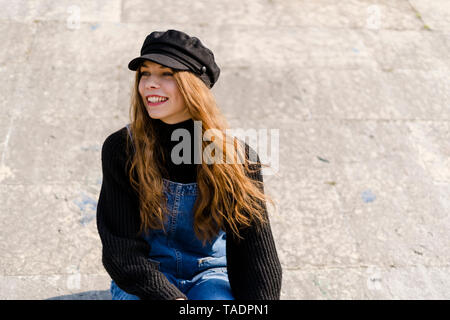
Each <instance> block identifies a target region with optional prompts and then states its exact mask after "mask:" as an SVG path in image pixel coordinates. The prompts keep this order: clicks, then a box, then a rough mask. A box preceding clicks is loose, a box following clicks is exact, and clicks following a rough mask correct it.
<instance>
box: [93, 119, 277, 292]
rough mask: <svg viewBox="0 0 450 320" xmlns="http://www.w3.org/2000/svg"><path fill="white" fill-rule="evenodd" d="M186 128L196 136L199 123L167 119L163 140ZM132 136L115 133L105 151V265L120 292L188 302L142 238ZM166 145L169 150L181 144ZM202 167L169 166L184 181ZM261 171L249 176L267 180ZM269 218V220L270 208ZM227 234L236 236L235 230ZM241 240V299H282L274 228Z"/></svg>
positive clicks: (232, 253) (236, 275)
mask: <svg viewBox="0 0 450 320" xmlns="http://www.w3.org/2000/svg"><path fill="white" fill-rule="evenodd" d="M180 127H182V128H186V129H188V130H190V131H191V132H193V129H192V128H193V121H192V120H190V119H189V120H187V121H183V122H181V123H177V124H174V125H169V124H165V123H164V122H162V121H161V122H160V128H159V132H160V133H161V135H160V137H161V139H167V137H169V140H170V133H171V132H172V131H173V130H174V129H176V128H180ZM127 135H128V132H127V129H126V127H124V128H122V129H120V130H118V131H116V132H114V133H112V134H111V135H109V136H108V137H107V138H106V140H105V141H104V143H103V147H102V171H103V182H102V187H101V191H100V196H99V200H98V205H97V229H98V232H99V235H100V239H101V242H102V246H103V250H102V262H103V265H104V267H105V269H106V271H107V272H108V274H109V275H110V276H111V278H112V279H113V280H114V281H115V282H116V283H117V285H118V286H119V287H120V288H122V289H123V290H124V291H126V292H128V293H130V294H133V295H136V296H138V297H139V298H140V299H142V300H173V299H175V298H179V297H182V298H186V299H187V297H186V295H185V294H183V293H182V292H181V291H180V290H179V289H178V288H177V287H176V286H175V285H173V284H172V283H171V282H169V281H168V279H167V278H166V276H165V275H164V274H163V273H162V272H160V271H159V270H158V269H157V267H156V266H155V265H154V264H153V262H152V261H149V260H148V258H149V253H150V245H149V244H148V243H147V241H145V239H143V238H142V237H140V236H138V230H139V227H140V216H139V203H138V196H137V194H136V192H135V191H134V190H133V189H132V187H131V185H130V183H129V180H128V174H127V173H128V169H129V164H128V163H127V160H128V159H129V156H130V154H131V152H132V151H131V152H130V149H127V147H126V146H127V144H126V139H127ZM164 137H165V138H164ZM165 141H167V144H166V145H167V147H168V148H169V147H171V146H173V144H174V143H175V144H176V143H179V142H169V141H168V140H165ZM130 148H131V147H130ZM246 148H248V145H246ZM247 156H248V155H247ZM169 159H170V158H169ZM196 166H197V165H196V164H191V165H187V164H184V165H178V166H177V165H174V164H173V163H170V164H167V166H166V168H167V169H168V173H169V176H167V178H169V179H170V180H172V181H176V182H181V183H189V182H195V179H196V172H197V171H196V168H197V167H196ZM258 168H260V162H259V159H258ZM180 169H181V170H180ZM258 172H259V173H258V174H250V173H249V177H251V178H252V179H255V180H259V181H262V180H263V178H262V175H261V171H260V170H259V171H258ZM264 216H265V218H267V219H268V215H267V209H266V206H265V204H264ZM226 233H227V234H228V233H230V234H231V231H230V229H229V227H228V228H227V229H226ZM241 236H243V237H244V239H243V240H240V241H237V240H235V237H233V236H229V237H227V238H226V241H227V242H226V256H227V270H228V278H229V281H230V286H231V290H232V293H233V295H234V297H235V299H237V300H260V299H263V300H277V299H279V298H280V290H281V277H282V270H281V265H280V261H279V259H278V255H277V251H276V247H275V243H274V239H273V236H272V231H271V228H270V224H266V225H264V226H263V228H262V229H258V230H257V229H256V228H255V227H251V228H246V229H243V230H242V231H241Z"/></svg>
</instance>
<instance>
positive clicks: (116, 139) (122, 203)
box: [97, 129, 186, 300]
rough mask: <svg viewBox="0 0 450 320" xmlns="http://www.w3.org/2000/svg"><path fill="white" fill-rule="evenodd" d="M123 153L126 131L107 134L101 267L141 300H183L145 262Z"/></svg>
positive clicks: (145, 247) (100, 223)
mask: <svg viewBox="0 0 450 320" xmlns="http://www.w3.org/2000/svg"><path fill="white" fill-rule="evenodd" d="M125 150H126V129H125V130H124V129H121V130H119V131H117V132H115V133H113V134H111V135H110V136H109V137H108V138H106V140H105V142H104V143H103V147H102V172H103V182H102V187H101V191H100V196H99V200H98V205H97V229H98V233H99V235H100V239H101V242H102V246H103V247H102V263H103V266H104V267H105V269H106V271H107V272H108V274H109V275H110V276H111V278H112V279H113V280H114V281H115V282H116V284H117V285H118V286H119V287H120V288H121V289H122V290H124V291H126V292H128V293H130V294H133V295H136V296H138V297H139V298H140V299H142V300H174V299H175V298H186V296H185V295H184V294H183V293H182V292H181V291H180V290H179V289H178V288H177V287H176V286H174V285H173V284H172V283H171V282H169V280H168V279H167V277H166V276H165V275H164V274H163V273H162V272H160V271H159V270H158V266H157V265H156V264H155V262H153V261H151V260H149V252H150V245H149V244H148V243H147V241H146V240H145V239H144V238H143V237H140V236H139V235H138V231H139V227H140V216H139V203H138V196H137V194H136V192H135V191H134V190H132V188H131V184H130V183H129V180H128V176H127V172H126V156H125V155H126V152H125Z"/></svg>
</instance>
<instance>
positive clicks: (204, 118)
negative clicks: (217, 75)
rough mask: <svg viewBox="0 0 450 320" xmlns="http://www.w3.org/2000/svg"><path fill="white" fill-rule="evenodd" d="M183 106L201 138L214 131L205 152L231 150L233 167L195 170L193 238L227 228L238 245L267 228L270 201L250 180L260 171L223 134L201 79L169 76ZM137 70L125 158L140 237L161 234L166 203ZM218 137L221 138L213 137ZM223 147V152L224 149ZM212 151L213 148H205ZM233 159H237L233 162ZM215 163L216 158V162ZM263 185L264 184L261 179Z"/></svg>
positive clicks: (152, 128) (217, 165) (241, 148)
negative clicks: (247, 232)
mask: <svg viewBox="0 0 450 320" xmlns="http://www.w3.org/2000/svg"><path fill="white" fill-rule="evenodd" d="M172 71H173V73H174V78H175V80H176V83H177V85H178V88H179V90H180V92H181V94H182V97H183V99H184V102H185V105H186V107H187V108H188V111H189V113H190V115H191V117H192V119H193V120H194V121H201V124H202V136H203V135H204V133H205V131H206V130H208V129H213V132H214V140H213V141H212V142H208V141H203V139H202V149H201V151H202V152H201V154H203V150H204V149H205V147H206V146H208V145H209V144H210V143H213V144H214V148H215V151H217V150H220V152H221V154H222V155H225V154H226V153H225V152H226V151H228V152H229V151H230V150H232V151H233V152H234V153H233V152H232V153H231V154H232V155H233V156H234V158H233V161H231V163H230V161H229V160H227V159H226V158H225V159H223V158H222V159H223V160H224V161H222V162H223V163H220V162H219V161H215V162H213V163H212V164H211V163H207V162H205V161H204V160H203V161H202V163H201V165H199V166H197V184H198V197H197V199H196V202H195V204H194V230H195V234H196V236H197V238H199V239H200V240H202V241H203V243H205V242H206V241H207V240H208V241H210V240H212V239H213V238H214V237H215V236H216V235H218V233H219V231H220V230H225V224H228V226H229V227H230V229H231V230H232V233H233V235H234V236H236V237H237V239H242V236H241V231H242V230H243V229H245V228H246V227H249V226H250V225H252V224H253V223H255V224H256V226H257V227H260V226H262V224H264V223H267V222H268V218H267V217H265V214H264V210H266V201H268V202H270V203H271V204H272V205H274V203H275V202H274V201H273V199H271V198H270V197H269V196H268V195H266V194H265V193H264V186H263V182H262V181H259V180H258V179H254V177H255V176H257V174H258V171H259V170H261V166H267V165H266V164H261V163H260V162H259V157H258V156H257V155H256V157H257V161H252V160H253V159H250V158H251V157H248V155H249V149H248V146H247V148H246V146H245V144H243V143H242V141H240V140H239V139H237V138H236V137H230V136H229V135H227V134H226V129H228V128H229V127H228V123H227V121H226V119H225V117H224V116H223V115H222V113H221V112H220V110H219V108H218V107H217V104H216V101H215V98H214V96H213V94H212V92H211V90H210V89H209V88H208V87H207V86H206V85H205V84H204V83H203V81H202V80H201V79H199V78H198V77H197V76H195V75H194V74H192V73H191V72H188V71H176V70H172ZM139 81H140V69H139V68H138V70H137V71H136V75H135V81H134V85H133V90H132V95H131V106H130V120H131V123H130V127H131V132H132V134H133V141H131V140H130V138H129V137H128V138H127V145H128V146H129V145H130V143H134V150H135V152H134V153H133V156H132V157H130V158H129V161H130V162H129V164H130V167H129V168H130V169H129V172H128V175H129V179H130V183H131V185H132V187H133V189H134V190H135V191H136V192H137V194H138V196H139V211H140V212H139V213H140V218H141V226H140V230H139V233H140V234H142V233H143V232H145V233H147V232H148V231H149V229H163V230H164V222H165V221H166V219H167V214H166V212H167V211H166V208H167V207H166V204H167V199H166V198H165V195H164V192H163V184H164V182H163V180H162V172H163V170H164V163H165V161H168V160H170V159H164V155H163V151H162V150H163V149H162V145H161V141H159V139H158V138H157V132H156V131H155V125H154V124H155V122H154V121H155V120H154V119H152V118H151V117H150V116H149V115H148V112H147V109H146V107H145V105H144V102H143V101H142V98H141V96H140V94H139V90H138V88H139ZM217 133H220V134H217ZM224 146H225V148H224ZM209 148H211V147H209ZM236 157H237V158H236ZM215 159H216V158H215ZM261 180H262V179H261Z"/></svg>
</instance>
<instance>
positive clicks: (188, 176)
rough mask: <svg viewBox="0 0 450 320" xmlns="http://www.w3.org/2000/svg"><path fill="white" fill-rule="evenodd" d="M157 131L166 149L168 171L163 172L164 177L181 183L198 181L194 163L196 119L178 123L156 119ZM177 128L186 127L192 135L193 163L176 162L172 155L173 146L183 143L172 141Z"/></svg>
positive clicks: (165, 165)
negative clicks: (173, 160)
mask: <svg viewBox="0 0 450 320" xmlns="http://www.w3.org/2000/svg"><path fill="white" fill-rule="evenodd" d="M155 124H156V132H157V135H158V137H159V139H160V143H161V145H162V147H163V149H164V155H165V159H167V160H166V162H165V164H164V167H165V168H166V169H167V173H164V172H163V173H162V174H163V178H166V179H168V180H171V181H174V182H179V183H192V182H196V181H197V165H196V164H195V163H194V120H193V119H187V120H183V121H181V122H178V123H173V124H169V123H165V122H164V121H162V120H160V119H156V121H155ZM176 129H186V130H188V131H189V133H190V135H191V163H190V164H186V163H181V164H174V163H173V162H172V159H171V157H170V154H171V152H172V149H173V147H175V146H176V145H177V144H179V143H181V141H182V138H180V141H172V140H171V137H172V133H173V131H175V130H176Z"/></svg>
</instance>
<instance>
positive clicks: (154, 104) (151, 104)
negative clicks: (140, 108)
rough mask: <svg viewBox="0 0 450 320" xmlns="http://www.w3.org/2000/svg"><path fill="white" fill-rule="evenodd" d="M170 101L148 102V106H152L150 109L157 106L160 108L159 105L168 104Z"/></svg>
mask: <svg viewBox="0 0 450 320" xmlns="http://www.w3.org/2000/svg"><path fill="white" fill-rule="evenodd" d="M168 100H169V99H167V100H165V101H161V102H150V101H148V100H147V105H148V106H150V107H156V106H159V105H161V104H163V103H165V102H167V101H168Z"/></svg>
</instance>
